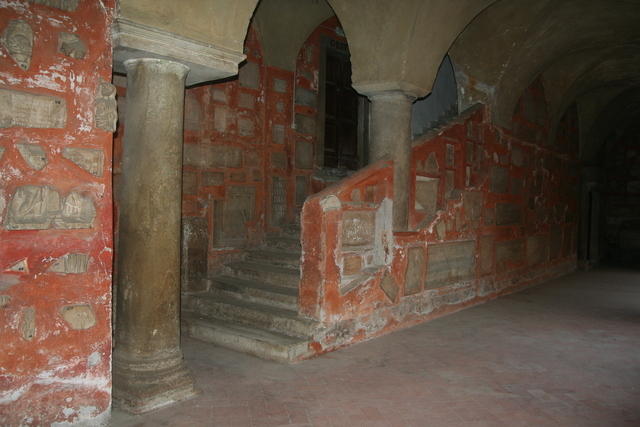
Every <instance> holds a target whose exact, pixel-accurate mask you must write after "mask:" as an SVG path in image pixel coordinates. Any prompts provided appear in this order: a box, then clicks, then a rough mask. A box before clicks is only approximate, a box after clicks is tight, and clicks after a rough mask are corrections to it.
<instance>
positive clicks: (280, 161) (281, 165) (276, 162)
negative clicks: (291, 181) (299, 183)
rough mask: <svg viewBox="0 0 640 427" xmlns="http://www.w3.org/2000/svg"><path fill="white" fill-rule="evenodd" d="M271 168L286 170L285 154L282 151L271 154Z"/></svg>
mask: <svg viewBox="0 0 640 427" xmlns="http://www.w3.org/2000/svg"><path fill="white" fill-rule="evenodd" d="M271 167H272V168H275V169H286V168H287V153H285V152H284V151H274V152H272V153H271Z"/></svg>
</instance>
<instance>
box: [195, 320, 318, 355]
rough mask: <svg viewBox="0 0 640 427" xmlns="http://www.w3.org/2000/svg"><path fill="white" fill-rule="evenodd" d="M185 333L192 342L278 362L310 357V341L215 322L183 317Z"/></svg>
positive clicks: (248, 327) (258, 329)
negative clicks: (193, 339)
mask: <svg viewBox="0 0 640 427" xmlns="http://www.w3.org/2000/svg"><path fill="white" fill-rule="evenodd" d="M183 323H184V324H185V329H186V330H187V333H188V334H189V335H190V336H191V337H193V338H196V339H199V340H201V341H205V342H209V343H212V344H216V345H219V346H221V347H226V348H229V349H231V350H235V351H240V352H243V353H247V354H251V355H253V356H257V357H261V358H263V359H269V360H275V361H278V362H295V361H297V360H300V359H302V358H303V357H304V356H306V355H309V354H311V352H310V351H309V343H310V341H309V340H308V339H305V338H297V337H291V336H288V335H284V334H280V333H277V332H273V331H268V330H265V329H260V328H255V327H250V326H244V325H238V324H232V323H229V322H225V321H222V320H219V319H214V318H206V317H200V316H197V315H195V314H193V313H187V314H185V315H183Z"/></svg>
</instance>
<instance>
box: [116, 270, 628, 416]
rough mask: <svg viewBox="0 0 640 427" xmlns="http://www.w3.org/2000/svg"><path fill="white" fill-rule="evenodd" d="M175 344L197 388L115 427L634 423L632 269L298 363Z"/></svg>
mask: <svg viewBox="0 0 640 427" xmlns="http://www.w3.org/2000/svg"><path fill="white" fill-rule="evenodd" d="M184 350H185V357H186V360H187V362H188V364H189V366H190V367H191V369H192V371H193V372H194V373H196V382H197V386H198V388H199V389H200V391H201V394H200V395H199V396H198V397H197V398H195V399H193V400H190V401H187V402H184V403H181V404H178V405H175V406H172V407H169V408H166V409H162V410H159V411H156V412H154V413H151V414H147V415H145V416H137V417H136V416H130V415H127V414H124V413H122V412H120V411H118V410H117V409H116V410H114V412H113V419H112V422H113V425H114V426H243V427H244V426H281V425H283V426H335V427H337V426H348V427H357V426H367V427H372V426H599V427H602V426H625V425H629V426H640V272H637V271H631V270H621V269H603V270H598V271H595V272H589V273H575V274H572V275H570V276H567V277H565V278H562V279H559V280H555V281H552V282H549V283H546V284H544V285H541V286H538V287H535V288H532V289H529V290H526V291H523V292H520V293H518V294H514V295H510V296H507V297H504V298H501V299H499V300H496V301H493V302H490V303H488V304H484V305H481V306H478V307H474V308H471V309H468V310H465V311H462V312H460V313H457V314H453V315H450V316H448V317H444V318H441V319H437V320H434V321H432V322H429V323H426V324H422V325H419V326H416V327H413V328H410V329H405V330H403V331H399V332H396V333H393V334H390V335H388V336H385V337H382V338H378V339H376V340H372V341H369V342H366V343H362V344H359V345H356V346H353V347H350V348H347V349H344V350H341V351H337V352H334V353H330V354H327V355H324V356H322V357H320V358H318V359H315V360H309V361H306V362H303V363H300V364H298V365H290V366H287V365H280V364H277V363H272V362H267V361H263V360H260V359H256V358H254V357H250V356H245V355H243V354H239V353H235V352H232V351H228V350H225V349H222V348H218V347H214V346H210V345H207V344H203V343H200V342H198V341H194V340H191V339H185V340H184Z"/></svg>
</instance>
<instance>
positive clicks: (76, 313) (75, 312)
mask: <svg viewBox="0 0 640 427" xmlns="http://www.w3.org/2000/svg"><path fill="white" fill-rule="evenodd" d="M60 314H61V315H62V318H63V319H64V320H65V321H66V322H67V323H68V324H69V326H70V327H71V329H80V330H83V329H89V328H91V327H92V326H94V325H95V324H96V315H95V314H94V313H93V309H92V308H91V306H90V305H88V304H77V305H67V306H64V307H62V308H61V309H60Z"/></svg>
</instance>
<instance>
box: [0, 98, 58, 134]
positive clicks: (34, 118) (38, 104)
mask: <svg viewBox="0 0 640 427" xmlns="http://www.w3.org/2000/svg"><path fill="white" fill-rule="evenodd" d="M66 123H67V104H66V102H65V100H64V99H62V98H58V97H55V96H47V95H34V94H32V93H28V92H22V91H16V90H9V89H0V128H8V127H13V126H20V127H26V128H63V127H65V125H66Z"/></svg>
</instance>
